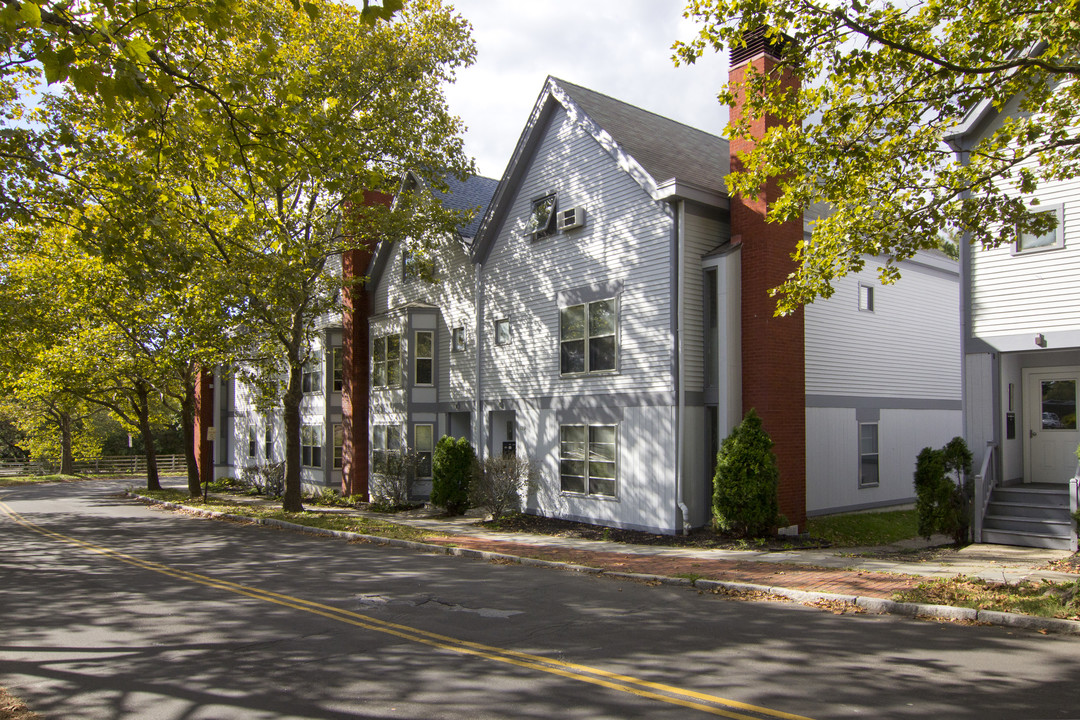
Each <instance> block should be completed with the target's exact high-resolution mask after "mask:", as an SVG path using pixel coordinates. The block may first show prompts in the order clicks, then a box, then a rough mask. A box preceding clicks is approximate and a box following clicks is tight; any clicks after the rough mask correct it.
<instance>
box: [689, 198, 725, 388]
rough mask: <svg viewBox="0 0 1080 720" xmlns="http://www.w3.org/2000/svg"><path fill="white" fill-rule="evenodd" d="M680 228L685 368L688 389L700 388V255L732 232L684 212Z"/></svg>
mask: <svg viewBox="0 0 1080 720" xmlns="http://www.w3.org/2000/svg"><path fill="white" fill-rule="evenodd" d="M684 218H685V220H684V222H685V225H686V226H685V227H684V228H683V237H684V246H683V253H684V254H683V267H684V269H683V273H684V276H683V292H684V298H683V300H684V303H685V304H684V310H683V313H684V321H685V323H686V328H685V334H684V337H683V352H684V353H685V357H684V369H685V372H686V390H687V392H702V390H703V389H704V386H705V325H704V322H705V318H704V308H705V298H704V296H703V292H704V289H703V285H704V282H703V281H704V275H703V274H702V269H701V258H702V257H703V256H704V255H706V254H707V253H709V252H710V251H712V250H714V249H716V247H717V246H719V245H721V244H722V243H724V242H727V240H728V238H729V237H730V236H731V230H730V227H729V224H728V223H727V222H726V221H722V220H719V219H713V218H707V217H703V216H701V215H698V214H695V213H691V212H687V213H686V214H685V215H684Z"/></svg>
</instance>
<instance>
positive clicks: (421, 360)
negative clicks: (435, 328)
mask: <svg viewBox="0 0 1080 720" xmlns="http://www.w3.org/2000/svg"><path fill="white" fill-rule="evenodd" d="M413 340H414V342H415V347H414V348H413V384H415V385H434V384H435V333H434V332H432V331H431V330H417V331H416V333H415V334H414V335H413Z"/></svg>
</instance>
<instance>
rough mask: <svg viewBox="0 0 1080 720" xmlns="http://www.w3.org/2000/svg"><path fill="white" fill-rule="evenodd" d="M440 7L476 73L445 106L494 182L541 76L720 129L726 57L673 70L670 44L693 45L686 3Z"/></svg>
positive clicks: (523, 1)
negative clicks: (460, 27) (466, 37)
mask: <svg viewBox="0 0 1080 720" xmlns="http://www.w3.org/2000/svg"><path fill="white" fill-rule="evenodd" d="M447 2H449V3H450V4H452V5H453V7H454V8H455V9H456V10H457V12H458V13H460V14H461V15H462V16H463V17H465V18H466V19H467V20H468V21H469V22H470V23H471V24H472V26H473V38H474V40H475V41H476V46H477V59H476V63H475V64H474V65H473V66H472V67H469V68H467V69H466V70H464V71H463V72H462V73H460V75H459V76H458V81H457V83H456V84H455V85H454V86H452V87H450V88H449V90H448V92H447V97H448V99H449V102H450V109H451V110H452V111H453V112H454V113H455V114H457V115H459V116H460V117H461V118H462V119H463V120H464V121H465V124H466V125H467V126H468V133H467V134H466V136H465V151H466V152H467V153H468V154H470V155H472V156H474V157H475V158H476V161H477V166H478V168H479V170H480V174H482V175H486V176H488V177H493V178H499V177H501V175H502V172H503V169H504V168H505V167H506V163H507V161H508V160H509V159H510V154H511V152H513V149H514V145H515V143H517V140H518V137H519V136H520V134H521V130H522V128H523V127H524V126H525V122H526V121H527V120H528V118H529V113H530V112H531V111H532V107H533V105H534V104H535V102H536V98H537V96H538V95H539V94H540V90H541V89H542V88H543V85H544V79H545V78H546V77H547V76H548V75H554V76H555V77H558V78H562V79H563V80H567V81H569V82H572V83H575V84H577V85H581V86H584V87H587V88H590V89H592V90H595V91H597V92H601V93H604V94H605V95H610V96H612V97H615V98H618V99H619V100H623V101H625V102H629V103H631V104H633V105H637V106H638V107H641V108H644V109H645V110H650V111H652V112H655V113H659V114H660V115H664V116H666V117H669V118H672V119H673V120H678V121H680V122H683V123H686V124H688V125H692V126H694V127H696V128H700V129H702V130H706V131H708V132H712V133H715V134H720V132H721V130H722V129H723V127H724V125H725V123H726V122H727V110H726V109H725V108H723V107H722V106H721V105H720V104H719V103H718V102H717V101H716V93H717V92H718V91H719V90H720V88H721V86H722V85H723V84H724V81H725V80H726V79H727V59H726V56H718V55H715V54H713V53H710V54H709V55H708V56H706V57H704V58H702V59H701V60H699V61H698V62H697V63H696V64H695V65H692V66H683V67H679V68H676V67H675V66H674V64H673V63H672V61H671V55H672V52H671V45H672V43H673V42H675V41H676V40H689V39H690V38H692V37H693V36H694V26H693V25H692V24H691V23H690V22H689V21H687V20H684V19H683V17H682V10H683V6H684V5H685V2H684V0H447Z"/></svg>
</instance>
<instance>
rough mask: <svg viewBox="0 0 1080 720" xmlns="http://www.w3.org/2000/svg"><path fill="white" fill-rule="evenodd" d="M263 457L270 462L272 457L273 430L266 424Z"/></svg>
mask: <svg viewBox="0 0 1080 720" xmlns="http://www.w3.org/2000/svg"><path fill="white" fill-rule="evenodd" d="M263 459H265V460H266V461H267V462H270V461H271V460H273V459H274V431H273V430H271V429H270V426H269V425H267V426H266V433H265V436H264V437H263Z"/></svg>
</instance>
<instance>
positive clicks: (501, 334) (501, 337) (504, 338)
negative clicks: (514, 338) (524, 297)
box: [495, 318, 510, 345]
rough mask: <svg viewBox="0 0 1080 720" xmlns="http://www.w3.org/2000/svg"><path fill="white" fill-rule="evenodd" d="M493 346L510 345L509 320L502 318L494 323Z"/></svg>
mask: <svg viewBox="0 0 1080 720" xmlns="http://www.w3.org/2000/svg"><path fill="white" fill-rule="evenodd" d="M495 344H496V345H509V344H510V320H509V319H507V318H503V319H501V320H496V321H495Z"/></svg>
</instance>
